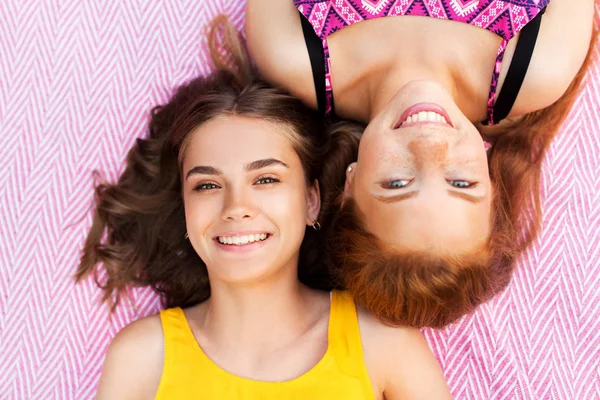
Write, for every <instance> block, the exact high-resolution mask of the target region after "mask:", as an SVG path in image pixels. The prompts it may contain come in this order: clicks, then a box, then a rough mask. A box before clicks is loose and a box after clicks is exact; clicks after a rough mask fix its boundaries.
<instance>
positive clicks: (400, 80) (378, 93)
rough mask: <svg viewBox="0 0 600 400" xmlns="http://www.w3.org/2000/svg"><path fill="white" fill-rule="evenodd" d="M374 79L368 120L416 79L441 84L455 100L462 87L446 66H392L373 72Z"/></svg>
mask: <svg viewBox="0 0 600 400" xmlns="http://www.w3.org/2000/svg"><path fill="white" fill-rule="evenodd" d="M373 76H374V77H375V78H374V79H376V81H375V82H373V85H372V86H371V87H372V90H370V91H369V93H368V96H369V104H370V105H371V107H370V108H369V110H368V111H369V113H368V115H367V118H368V121H371V120H373V118H375V117H376V116H377V115H378V114H379V113H380V112H381V111H382V110H383V109H384V108H385V107H386V106H387V104H388V103H389V102H390V101H391V99H392V98H393V97H394V96H395V95H396V93H398V91H399V90H400V89H401V88H402V87H403V86H404V85H406V84H407V83H409V82H413V81H418V80H429V81H435V82H437V83H438V84H440V85H441V86H443V87H444V88H445V89H446V91H448V93H450V95H451V96H452V98H453V99H454V101H455V102H457V104H458V101H459V97H460V96H459V93H461V92H462V91H461V90H462V88H461V87H460V86H459V85H460V83H459V82H457V81H456V80H455V78H454V76H453V75H452V74H451V72H450V70H449V69H448V68H447V67H442V68H437V69H436V68H426V67H423V68H421V67H420V66H417V67H404V68H398V67H392V68H390V70H389V71H387V72H386V73H380V74H374V75H373Z"/></svg>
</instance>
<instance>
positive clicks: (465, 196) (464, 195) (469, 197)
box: [448, 189, 484, 204]
mask: <svg viewBox="0 0 600 400" xmlns="http://www.w3.org/2000/svg"><path fill="white" fill-rule="evenodd" d="M448 194H449V195H450V196H452V197H458V198H459V199H463V200H466V201H468V202H470V203H473V204H478V203H481V202H482V201H483V197H484V196H475V195H472V194H470V193H466V192H459V191H456V190H451V189H448Z"/></svg>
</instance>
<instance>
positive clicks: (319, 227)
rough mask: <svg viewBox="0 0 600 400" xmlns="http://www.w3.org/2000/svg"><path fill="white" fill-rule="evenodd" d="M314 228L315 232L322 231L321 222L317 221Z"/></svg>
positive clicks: (313, 225)
mask: <svg viewBox="0 0 600 400" xmlns="http://www.w3.org/2000/svg"><path fill="white" fill-rule="evenodd" d="M312 227H313V229H314V230H315V231H320V230H321V224H320V223H319V221H315V222H313V224H312Z"/></svg>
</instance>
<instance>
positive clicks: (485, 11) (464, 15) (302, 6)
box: [293, 0, 550, 123]
mask: <svg viewBox="0 0 600 400" xmlns="http://www.w3.org/2000/svg"><path fill="white" fill-rule="evenodd" d="M293 1H294V5H295V6H296V8H297V9H298V11H300V13H301V14H302V15H303V16H304V17H305V18H306V19H307V20H308V21H309V22H310V24H311V25H312V27H313V28H314V31H315V33H316V35H317V36H318V37H319V38H320V40H321V41H322V46H323V53H324V57H325V60H324V61H325V81H326V82H325V87H326V96H325V99H326V100H325V101H326V104H325V111H326V113H331V112H332V110H333V92H332V88H331V78H330V72H329V71H330V61H329V50H328V46H327V37H328V36H329V35H331V34H332V33H334V32H336V31H338V30H340V29H342V28H344V27H346V26H349V25H353V24H355V23H357V22H361V21H365V20H369V19H374V18H380V17H387V16H399V15H415V16H427V17H433V18H438V19H447V20H451V21H459V22H464V23H467V24H470V25H473V26H477V27H480V28H483V29H487V30H489V31H491V32H494V33H495V34H497V35H498V36H500V37H502V39H503V40H502V43H501V45H500V48H499V49H498V53H497V58H496V66H495V68H494V71H493V76H492V83H491V88H490V94H489V98H488V123H494V122H497V121H495V120H494V103H495V98H496V88H497V85H498V78H499V76H500V70H501V67H502V60H503V58H504V52H505V50H506V45H507V43H508V41H509V40H510V39H511V38H513V37H514V36H515V35H516V34H517V33H518V32H520V31H521V30H522V29H523V28H524V27H525V26H526V25H527V24H528V23H529V22H531V21H532V20H533V19H534V18H536V17H537V16H538V14H539V15H541V13H543V10H544V9H545V7H546V6H547V5H548V3H549V2H550V0H293ZM538 29H539V28H538ZM535 35H536V37H537V32H536V33H535ZM533 44H534V45H535V39H534V43H533ZM531 51H533V48H532V49H531ZM528 63H529V61H527V65H528ZM526 68H527V67H525V69H526ZM507 80H508V77H507ZM521 83H522V82H521ZM519 88H520V84H519ZM517 92H518V89H517ZM515 97H516V95H515ZM513 102H514V101H513ZM511 106H512V104H511Z"/></svg>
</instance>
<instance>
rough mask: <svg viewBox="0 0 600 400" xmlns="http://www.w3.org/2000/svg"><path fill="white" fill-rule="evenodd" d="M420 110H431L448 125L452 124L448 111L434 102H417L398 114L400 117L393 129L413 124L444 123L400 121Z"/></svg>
mask: <svg viewBox="0 0 600 400" xmlns="http://www.w3.org/2000/svg"><path fill="white" fill-rule="evenodd" d="M422 111H432V112H434V113H437V114H440V115H441V116H442V117H444V118H445V119H446V122H447V124H448V125H450V126H453V125H452V121H451V120H450V116H449V115H448V112H447V111H446V110H445V109H444V108H443V107H442V106H440V105H437V104H435V103H419V104H415V105H414V106H411V107H409V108H407V109H406V111H404V112H403V113H402V115H401V116H400V119H399V120H398V122H397V123H396V125H395V126H394V129H398V128H405V127H409V126H415V125H444V124H440V123H439V122H433V121H417V122H411V123H408V124H406V125H402V123H403V122H404V121H406V120H407V119H408V117H410V116H411V115H415V114H418V113H420V112H422Z"/></svg>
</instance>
